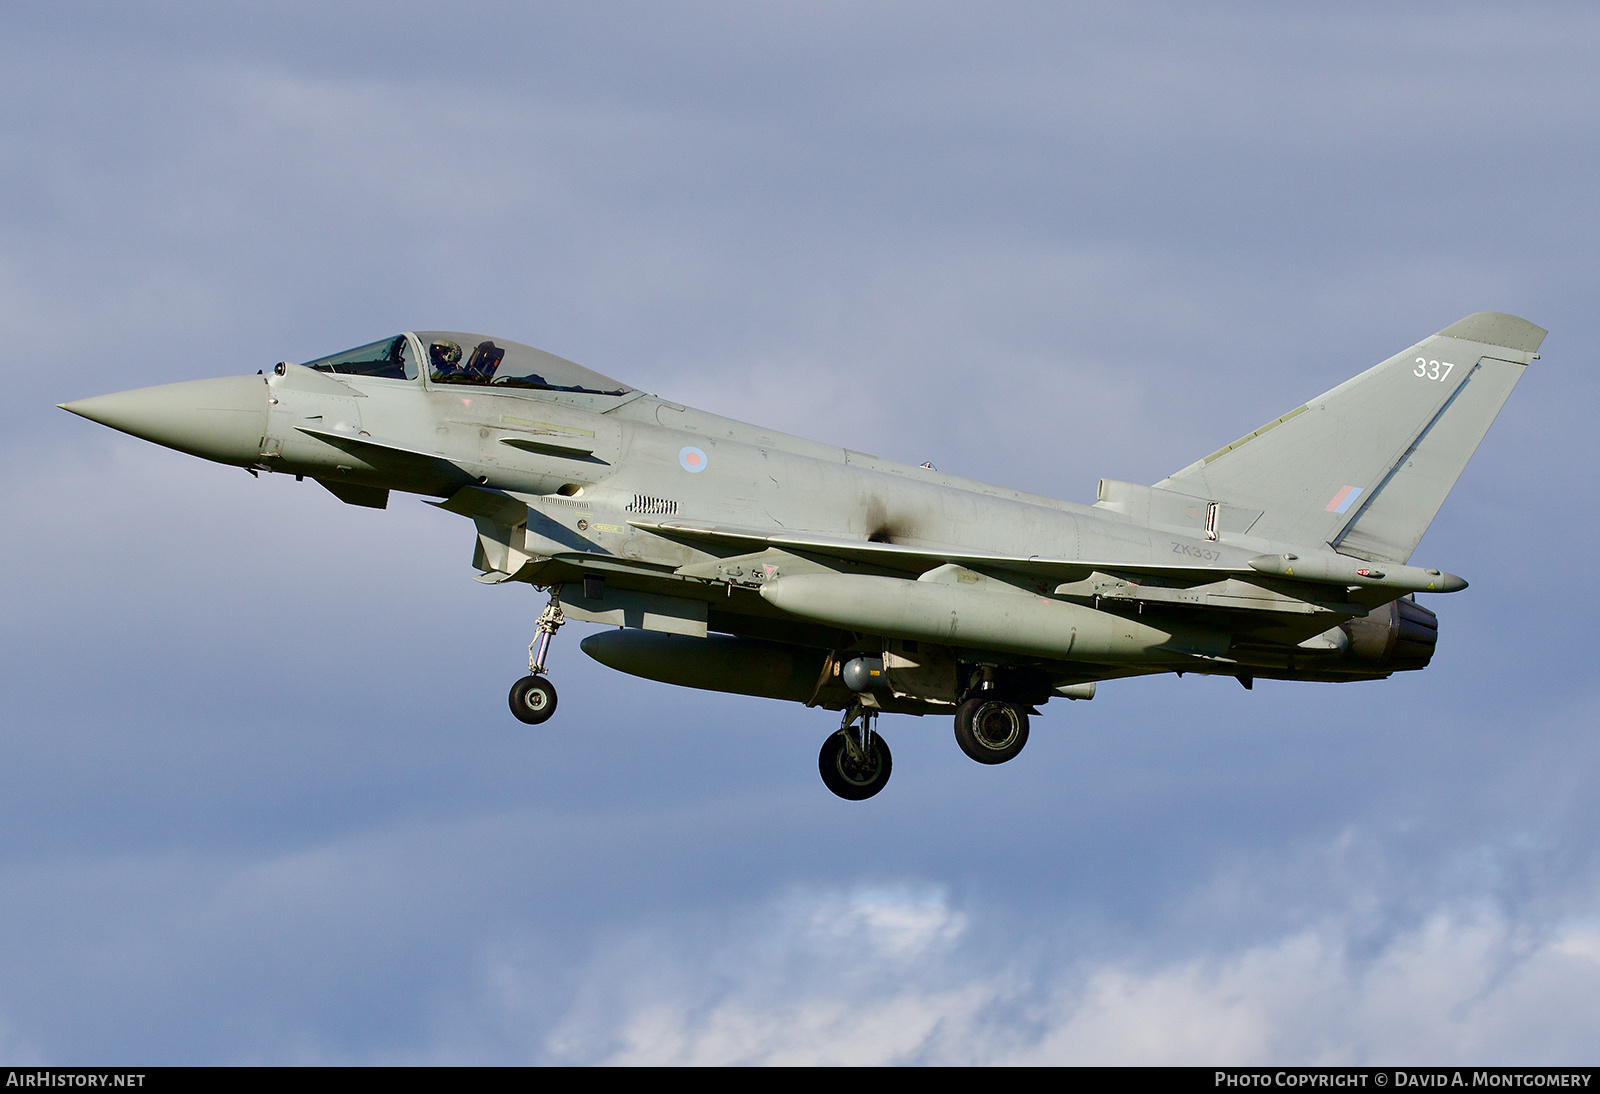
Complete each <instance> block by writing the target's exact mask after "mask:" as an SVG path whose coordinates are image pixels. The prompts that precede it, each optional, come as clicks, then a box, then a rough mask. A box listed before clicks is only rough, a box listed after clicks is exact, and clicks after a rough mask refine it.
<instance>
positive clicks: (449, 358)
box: [428, 342, 463, 384]
mask: <svg viewBox="0 0 1600 1094" xmlns="http://www.w3.org/2000/svg"><path fill="white" fill-rule="evenodd" d="M428 361H429V362H430V364H431V366H432V367H431V369H430V371H429V379H431V380H433V381H434V382H435V383H440V384H453V383H460V382H461V380H462V379H463V377H462V376H461V347H460V346H458V345H456V344H455V343H454V342H434V343H432V344H431V345H429V346H428Z"/></svg>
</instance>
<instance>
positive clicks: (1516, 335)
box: [1439, 311, 1549, 353]
mask: <svg viewBox="0 0 1600 1094" xmlns="http://www.w3.org/2000/svg"><path fill="white" fill-rule="evenodd" d="M1548 333H1549V331H1547V330H1545V329H1544V328H1543V327H1536V326H1534V325H1533V324H1532V323H1530V322H1528V321H1527V320H1526V319H1519V318H1517V317H1516V316H1515V315H1507V314H1506V313H1505V312H1498V311H1480V312H1476V313H1474V314H1472V315H1469V316H1467V317H1466V318H1465V319H1458V320H1456V321H1455V322H1454V323H1451V324H1450V325H1449V326H1448V327H1446V328H1445V329H1444V330H1442V331H1440V332H1439V335H1440V337H1443V338H1460V339H1462V340H1463V341H1467V342H1481V343H1483V344H1484V345H1489V346H1501V347H1503V348H1505V349H1513V350H1518V351H1520V352H1522V353H1537V352H1539V345H1540V343H1542V342H1543V341H1544V336H1545V335H1546V334H1548Z"/></svg>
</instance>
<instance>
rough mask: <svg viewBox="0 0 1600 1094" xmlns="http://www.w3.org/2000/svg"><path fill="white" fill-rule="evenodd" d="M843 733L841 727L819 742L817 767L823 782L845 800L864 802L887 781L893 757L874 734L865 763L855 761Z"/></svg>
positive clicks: (887, 746) (885, 744) (880, 738)
mask: <svg viewBox="0 0 1600 1094" xmlns="http://www.w3.org/2000/svg"><path fill="white" fill-rule="evenodd" d="M844 735H845V730H842V729H841V730H840V731H839V732H837V733H835V734H834V735H833V736H831V737H829V738H828V739H827V740H826V741H823V742H822V753H821V754H820V755H819V756H818V757H817V770H818V771H820V772H821V773H822V782H823V784H824V785H825V786H827V788H828V789H829V790H831V791H833V792H834V793H835V794H837V795H839V797H841V798H843V799H844V800H845V801H852V802H859V801H866V800H867V799H868V798H870V797H872V795H874V794H876V793H877V792H878V791H880V790H882V789H883V788H884V787H885V786H886V785H887V784H888V782H889V771H890V769H891V768H892V767H893V766H894V757H893V756H891V755H889V745H888V743H887V742H885V741H884V739H883V738H882V737H880V736H878V735H877V734H876V733H874V734H873V735H872V746H871V747H870V748H869V749H868V755H867V762H866V763H864V764H860V763H856V762H855V761H854V760H852V759H851V756H850V749H849V748H848V747H846V745H845V739H844Z"/></svg>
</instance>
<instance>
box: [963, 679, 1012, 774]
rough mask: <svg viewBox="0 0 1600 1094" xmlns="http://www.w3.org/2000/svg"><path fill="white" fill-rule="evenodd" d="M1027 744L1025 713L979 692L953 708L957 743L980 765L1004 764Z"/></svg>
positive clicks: (991, 693) (989, 694) (1010, 704)
mask: <svg viewBox="0 0 1600 1094" xmlns="http://www.w3.org/2000/svg"><path fill="white" fill-rule="evenodd" d="M1027 743H1028V712H1027V710H1026V709H1025V708H1024V707H1020V706H1018V705H1017V704H1016V703H1008V702H1006V701H1005V700H1003V699H998V698H995V696H994V693H993V692H992V691H990V692H982V691H980V692H978V693H977V694H976V695H974V696H972V697H971V698H970V699H968V700H967V701H966V702H964V703H962V704H961V705H960V706H958V707H956V744H958V745H960V746H961V751H963V752H965V753H966V754H967V755H968V756H971V757H972V758H973V759H974V760H977V761H978V762H979V763H980V764H1003V763H1005V762H1006V761H1007V760H1009V759H1011V758H1012V757H1013V756H1015V755H1016V754H1017V753H1019V752H1021V751H1022V746H1023V745H1025V744H1027Z"/></svg>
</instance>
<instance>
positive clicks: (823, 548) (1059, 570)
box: [628, 520, 1254, 583]
mask: <svg viewBox="0 0 1600 1094" xmlns="http://www.w3.org/2000/svg"><path fill="white" fill-rule="evenodd" d="M628 523H629V524H630V525H632V526H633V527H635V528H639V529H642V530H644V531H647V532H654V533H655V534H656V535H659V536H665V537H666V538H668V539H676V540H680V541H683V542H687V543H691V544H698V545H702V546H711V547H719V548H726V549H730V550H734V551H739V552H745V553H753V552H756V551H761V550H765V549H766V548H769V547H776V548H780V549H782V550H786V551H795V552H799V553H803V554H811V555H821V556H824V557H827V558H837V559H841V560H843V561H846V562H857V563H864V564H866V565H869V566H881V567H883V568H885V569H889V570H900V571H902V572H905V573H909V574H916V575H921V574H924V573H926V572H928V571H929V570H933V569H935V568H937V567H939V566H946V565H951V564H954V565H957V566H965V567H968V568H970V569H975V570H1005V571H1007V572H1009V573H1017V574H1025V575H1027V576H1029V577H1035V578H1042V579H1045V580H1048V581H1052V582H1056V583H1061V582H1070V581H1081V580H1083V579H1084V578H1086V577H1088V576H1090V575H1091V574H1093V573H1096V572H1102V573H1104V572H1114V573H1128V574H1146V575H1149V576H1152V577H1164V578H1168V579H1173V580H1194V581H1198V582H1206V581H1217V580H1220V579H1222V578H1225V577H1228V576H1229V575H1232V574H1250V573H1254V571H1253V570H1250V569H1248V568H1240V567H1222V566H1209V567H1205V566H1165V565H1161V564H1157V563H1139V562H1126V561H1124V562H1095V561H1089V560H1083V559H1064V558H1043V557H1040V556H1038V555H1026V556H1025V555H1001V554H991V553H987V552H980V551H965V550H960V549H955V548H941V547H914V546H911V545H909V544H904V543H875V542H872V541H870V540H857V539H843V538H838V537H832V536H818V535H809V534H807V533H803V532H769V531H763V530H760V529H754V528H732V527H728V526H725V525H711V524H690V523H688V522H683V521H644V520H631V521H629V522H628Z"/></svg>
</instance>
